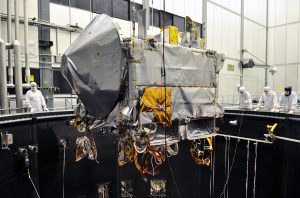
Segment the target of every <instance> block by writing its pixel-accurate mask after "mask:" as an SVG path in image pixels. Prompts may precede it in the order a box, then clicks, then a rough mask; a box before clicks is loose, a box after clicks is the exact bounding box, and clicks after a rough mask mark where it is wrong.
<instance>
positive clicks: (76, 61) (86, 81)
mask: <svg viewBox="0 0 300 198" xmlns="http://www.w3.org/2000/svg"><path fill="white" fill-rule="evenodd" d="M121 67H122V48H121V42H120V37H119V33H118V31H117V29H116V27H115V24H114V23H113V21H112V19H111V17H109V16H107V15H99V16H97V17H95V18H94V19H93V20H92V21H91V22H90V24H89V25H88V26H87V27H86V28H85V29H84V31H83V32H82V33H81V34H80V35H79V36H78V38H77V39H76V40H75V41H74V42H73V43H72V44H71V46H70V47H69V49H68V50H67V51H66V52H65V53H64V55H63V58H62V64H61V72H62V75H63V76H64V77H65V78H66V79H67V81H68V82H69V84H70V85H71V87H72V88H73V90H74V91H75V92H76V94H77V95H78V97H79V99H80V100H81V101H82V103H83V104H84V106H85V108H86V109H87V110H88V112H90V113H91V114H92V115H93V116H95V117H97V118H99V119H102V118H104V117H106V116H107V115H108V114H109V113H110V112H111V111H112V110H113V109H114V107H115V105H116V102H117V100H118V97H119V92H120V84H121Z"/></svg>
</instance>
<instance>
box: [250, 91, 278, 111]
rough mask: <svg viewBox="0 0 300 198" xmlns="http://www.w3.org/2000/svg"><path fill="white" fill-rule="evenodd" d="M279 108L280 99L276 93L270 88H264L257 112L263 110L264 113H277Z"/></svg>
mask: <svg viewBox="0 0 300 198" xmlns="http://www.w3.org/2000/svg"><path fill="white" fill-rule="evenodd" d="M277 108H278V99H277V95H276V93H275V92H274V91H271V88H270V87H269V86H266V87H264V92H263V93H262V94H261V96H260V99H259V102H258V104H257V108H256V109H255V110H256V111H257V110H259V109H263V110H264V111H271V112H275V111H276V109H277Z"/></svg>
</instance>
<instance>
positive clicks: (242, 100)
mask: <svg viewBox="0 0 300 198" xmlns="http://www.w3.org/2000/svg"><path fill="white" fill-rule="evenodd" d="M239 104H240V108H241V109H252V99H251V95H250V93H249V92H248V91H246V88H245V87H240V88H239Z"/></svg>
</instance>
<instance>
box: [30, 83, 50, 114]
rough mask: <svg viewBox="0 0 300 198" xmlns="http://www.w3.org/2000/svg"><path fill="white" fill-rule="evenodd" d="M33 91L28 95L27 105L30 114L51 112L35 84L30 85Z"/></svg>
mask: <svg viewBox="0 0 300 198" xmlns="http://www.w3.org/2000/svg"><path fill="white" fill-rule="evenodd" d="M30 86H31V89H30V90H28V91H27V93H26V104H27V108H28V111H29V112H42V111H49V110H48V109H47V106H46V102H45V99H44V96H43V95H42V93H41V92H40V91H39V90H37V84H36V83H35V82H32V83H30Z"/></svg>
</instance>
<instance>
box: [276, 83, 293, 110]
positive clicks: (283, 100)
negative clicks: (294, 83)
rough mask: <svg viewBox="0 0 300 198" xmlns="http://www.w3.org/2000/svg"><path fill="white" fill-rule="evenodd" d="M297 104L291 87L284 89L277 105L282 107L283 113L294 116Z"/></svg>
mask: <svg viewBox="0 0 300 198" xmlns="http://www.w3.org/2000/svg"><path fill="white" fill-rule="evenodd" d="M297 102H298V97H297V94H296V92H294V91H292V87H291V86H288V87H285V88H284V92H283V93H282V94H281V95H280V97H279V105H280V106H282V107H283V112H286V113H289V114H294V113H295V111H296V110H297ZM278 108H280V107H278Z"/></svg>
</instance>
